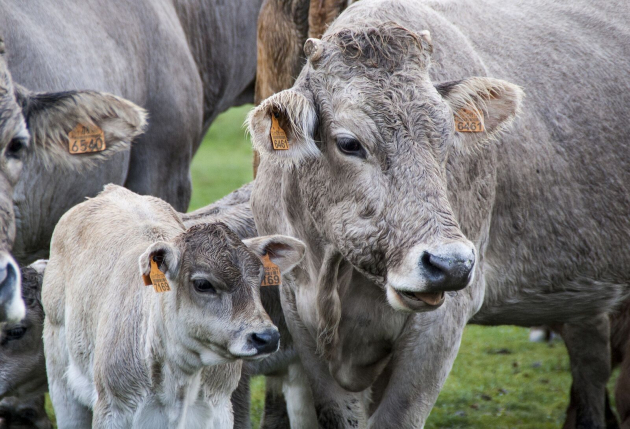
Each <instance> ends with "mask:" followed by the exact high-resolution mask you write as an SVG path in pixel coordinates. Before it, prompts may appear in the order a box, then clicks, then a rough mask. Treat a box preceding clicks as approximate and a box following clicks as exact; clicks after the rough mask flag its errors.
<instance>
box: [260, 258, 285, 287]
mask: <svg viewBox="0 0 630 429" xmlns="http://www.w3.org/2000/svg"><path fill="white" fill-rule="evenodd" d="M261 259H262V263H263V267H264V268H265V276H264V277H263V281H262V283H261V284H260V286H279V285H280V282H281V281H282V274H280V268H278V266H277V265H276V264H274V263H273V262H271V259H269V255H268V254H265V256H263V257H262V258H261Z"/></svg>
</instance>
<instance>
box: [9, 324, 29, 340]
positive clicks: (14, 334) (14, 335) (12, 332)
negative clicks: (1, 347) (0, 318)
mask: <svg viewBox="0 0 630 429" xmlns="http://www.w3.org/2000/svg"><path fill="white" fill-rule="evenodd" d="M24 334H26V328H25V327H23V326H20V327H17V328H11V329H9V330H8V331H7V334H6V337H5V338H6V339H7V340H9V341H11V340H19V339H20V338H22V337H23V336H24Z"/></svg>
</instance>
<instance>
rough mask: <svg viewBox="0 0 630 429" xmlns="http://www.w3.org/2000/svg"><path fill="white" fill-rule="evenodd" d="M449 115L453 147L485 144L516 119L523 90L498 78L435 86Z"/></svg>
mask: <svg viewBox="0 0 630 429" xmlns="http://www.w3.org/2000/svg"><path fill="white" fill-rule="evenodd" d="M436 89H437V91H438V92H439V93H440V95H441V96H442V98H443V99H444V100H445V101H446V103H447V104H448V105H449V107H450V108H451V110H452V112H453V120H454V122H455V144H456V147H457V148H458V149H462V150H468V149H470V148H473V147H474V146H475V145H476V144H479V143H483V142H486V141H487V140H488V139H490V138H492V137H493V136H494V135H496V134H497V133H498V132H500V131H501V130H503V129H504V128H505V127H506V126H508V125H509V124H510V122H511V121H512V120H513V119H514V118H515V117H516V115H517V113H518V111H519V108H520V105H521V100H522V99H523V90H522V89H521V88H520V87H519V86H518V85H514V84H512V83H509V82H506V81H504V80H500V79H492V78H486V77H473V78H469V79H464V80H460V81H455V82H445V83H441V84H438V85H436Z"/></svg>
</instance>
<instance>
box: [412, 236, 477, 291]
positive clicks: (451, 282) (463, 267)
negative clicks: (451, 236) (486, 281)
mask: <svg viewBox="0 0 630 429" xmlns="http://www.w3.org/2000/svg"><path fill="white" fill-rule="evenodd" d="M473 266H474V253H473V251H472V249H468V248H464V247H463V246H462V245H446V246H444V247H443V248H437V249H434V250H432V251H431V252H428V251H424V252H423V253H422V256H421V257H420V268H421V270H422V272H423V274H424V277H425V279H426V280H427V283H428V285H427V286H428V288H429V289H430V290H433V291H451V290H460V289H463V288H465V287H466V286H467V285H468V282H469V280H470V274H471V272H472V269H473Z"/></svg>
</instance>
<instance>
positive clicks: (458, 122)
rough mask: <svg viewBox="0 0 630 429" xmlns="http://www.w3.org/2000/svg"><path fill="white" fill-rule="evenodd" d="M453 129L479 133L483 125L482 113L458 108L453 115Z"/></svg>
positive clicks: (461, 131)
mask: <svg viewBox="0 0 630 429" xmlns="http://www.w3.org/2000/svg"><path fill="white" fill-rule="evenodd" d="M455 129H456V130H457V131H458V132H460V133H481V132H483V130H484V127H483V113H481V110H477V111H473V110H470V109H467V108H465V107H464V108H462V109H459V112H457V114H456V115H455Z"/></svg>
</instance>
